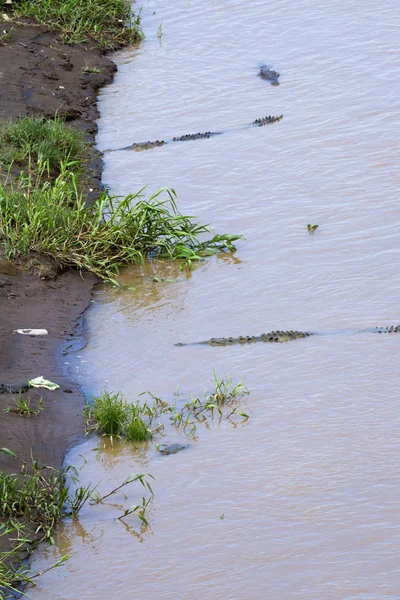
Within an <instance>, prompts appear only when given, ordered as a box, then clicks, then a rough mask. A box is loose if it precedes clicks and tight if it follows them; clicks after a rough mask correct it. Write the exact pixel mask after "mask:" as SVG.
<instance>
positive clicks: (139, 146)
mask: <svg viewBox="0 0 400 600" xmlns="http://www.w3.org/2000/svg"><path fill="white" fill-rule="evenodd" d="M281 119H283V115H279V116H278V117H274V116H272V115H268V116H267V117H262V118H261V119H256V120H255V121H252V122H251V123H247V124H246V125H241V126H239V127H232V128H231V129H225V130H223V131H205V132H204V133H187V134H185V135H181V136H178V137H173V138H171V139H169V140H156V141H155V142H151V141H147V142H135V143H134V144H131V145H130V146H124V147H123V148H116V149H115V150H104V152H119V151H121V150H136V151H140V150H150V149H152V148H158V146H165V144H171V143H172V142H188V141H192V140H201V139H208V138H210V137H213V136H215V135H222V134H224V133H229V132H231V131H239V130H242V129H249V128H250V127H264V125H270V124H271V123H277V122H278V121H280V120H281Z"/></svg>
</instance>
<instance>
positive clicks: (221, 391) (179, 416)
mask: <svg viewBox="0 0 400 600" xmlns="http://www.w3.org/2000/svg"><path fill="white" fill-rule="evenodd" d="M213 382H214V386H215V389H214V390H213V391H212V392H211V393H209V392H208V391H207V390H205V392H204V394H203V398H198V397H195V398H191V399H190V401H189V402H186V403H185V404H184V406H183V407H182V408H181V409H180V410H179V411H174V413H173V414H172V415H171V416H170V419H171V421H172V423H173V424H174V425H175V426H176V427H179V428H181V429H182V430H183V432H184V433H185V434H186V435H189V436H192V437H194V436H195V434H196V423H197V422H200V423H206V422H208V421H209V420H210V419H211V420H214V417H215V416H216V415H218V423H220V422H221V420H222V418H223V417H224V416H225V417H226V418H227V419H228V420H230V421H231V422H232V423H234V421H233V417H235V416H240V417H242V419H243V420H244V421H247V419H248V418H249V415H248V414H247V413H246V412H244V410H243V408H242V407H241V406H240V405H239V404H238V402H239V400H241V399H242V398H244V397H245V396H247V395H249V394H250V392H249V390H248V389H247V388H246V386H245V385H244V384H243V380H241V381H239V383H237V384H236V385H234V383H233V381H232V378H231V376H230V375H229V374H228V376H227V378H226V379H218V377H217V375H216V373H215V371H214V373H213ZM193 419H194V420H193Z"/></svg>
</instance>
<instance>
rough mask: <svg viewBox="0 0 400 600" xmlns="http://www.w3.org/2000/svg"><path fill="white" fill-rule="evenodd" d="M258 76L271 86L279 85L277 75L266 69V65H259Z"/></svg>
mask: <svg viewBox="0 0 400 600" xmlns="http://www.w3.org/2000/svg"><path fill="white" fill-rule="evenodd" d="M258 75H259V76H260V77H261V79H265V81H269V82H270V84H271V85H279V81H278V78H279V73H277V72H276V71H272V70H271V69H269V68H268V67H267V65H261V67H260V70H259V72H258Z"/></svg>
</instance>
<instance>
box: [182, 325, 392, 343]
mask: <svg viewBox="0 0 400 600" xmlns="http://www.w3.org/2000/svg"><path fill="white" fill-rule="evenodd" d="M359 331H360V333H361V332H363V333H400V325H390V326H387V327H374V328H373V329H362V330H359ZM311 335H324V334H322V333H318V332H315V331H314V332H311V331H292V330H290V331H270V332H269V333H262V334H261V335H245V336H240V337H237V338H234V337H229V338H224V337H222V338H211V339H210V340H205V341H202V342H192V343H187V344H185V343H178V344H175V346H197V345H200V344H206V345H208V346H233V345H235V344H254V343H256V342H270V343H284V342H290V341H291V340H297V339H300V338H306V337H309V336H311Z"/></svg>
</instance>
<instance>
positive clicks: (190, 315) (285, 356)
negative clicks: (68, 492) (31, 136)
mask: <svg viewBox="0 0 400 600" xmlns="http://www.w3.org/2000/svg"><path fill="white" fill-rule="evenodd" d="M396 15H397V18H398V2H397V1H396V2H395V1H394V0H385V1H384V2H381V3H379V4H377V3H376V2H372V1H371V0H364V1H363V2H360V1H359V0H348V1H347V2H346V3H344V2H343V1H342V0H328V1H327V2H315V1H313V0H274V1H266V0H252V1H250V2H243V1H242V0H240V1H239V0H191V1H188V0H172V2H168V3H165V2H162V1H161V0H148V1H147V0H146V1H145V2H144V3H143V11H142V23H143V28H144V32H145V34H146V40H145V42H144V43H143V44H142V45H141V46H140V47H139V48H138V49H134V50H127V51H124V52H121V53H119V54H117V56H116V62H117V64H118V68H119V71H118V74H117V76H116V79H115V82H114V83H113V85H111V86H110V87H108V88H106V89H104V90H102V92H101V96H100V110H101V115H102V116H101V120H100V122H99V135H98V146H99V148H100V149H113V148H120V147H123V146H127V145H129V144H131V143H132V142H142V141H146V140H156V139H168V138H172V137H173V136H179V135H183V134H185V133H195V132H198V131H200V132H201V131H213V130H217V131H218V130H221V129H228V128H236V127H239V126H241V125H244V124H246V123H249V122H251V121H253V120H255V119H257V118H259V117H263V116H265V115H269V114H271V115H280V114H283V115H284V118H283V120H282V121H280V122H279V123H276V124H273V125H268V126H266V127H264V128H259V129H258V128H254V129H246V130H242V131H240V130H239V131H237V130H236V131H232V132H231V133H227V134H226V135H222V136H218V137H215V138H211V139H206V140H197V141H193V142H184V143H176V144H168V145H166V146H164V147H160V148H155V149H153V150H148V151H143V152H134V151H122V152H111V153H107V154H106V155H105V171H104V182H105V183H107V184H108V185H109V186H110V188H111V190H112V191H113V192H115V193H117V194H126V193H128V192H131V191H137V190H138V189H140V188H141V187H143V186H144V185H147V184H148V188H147V191H148V193H149V194H150V193H153V192H155V191H156V190H157V189H158V188H160V187H162V186H171V187H173V188H174V189H176V191H177V193H178V205H179V208H180V210H181V211H182V212H184V213H186V214H190V215H196V216H197V217H198V219H199V221H202V222H209V223H211V224H212V227H213V228H214V229H215V231H218V232H231V233H241V234H243V235H244V236H245V238H246V241H245V240H243V241H240V242H239V243H238V250H237V252H236V253H235V254H227V255H222V256H218V257H213V258H211V259H209V260H207V261H206V262H204V263H202V264H200V265H197V266H196V267H195V268H194V269H193V270H192V272H191V273H190V274H185V273H183V272H182V271H180V270H179V268H178V266H177V265H174V264H171V263H164V264H160V263H148V264H146V266H145V268H144V269H139V268H135V269H131V270H130V271H129V272H127V273H124V274H123V277H122V281H123V283H126V284H129V285H130V286H133V287H134V289H129V290H126V291H119V290H116V289H112V288H110V287H104V288H100V289H99V290H98V291H97V292H96V294H95V296H94V303H93V304H92V307H91V309H90V310H89V312H88V314H87V318H86V324H87V329H88V345H87V347H86V348H85V349H84V350H82V351H81V352H79V353H78V354H77V355H76V356H71V357H69V358H68V359H67V362H68V363H69V365H67V366H68V368H69V369H70V370H72V371H73V372H74V373H75V374H76V376H77V377H78V378H79V380H80V382H81V383H82V385H83V387H84V389H85V390H86V391H87V392H88V393H97V392H100V391H101V390H103V389H104V388H107V389H108V390H113V391H116V390H120V391H121V392H123V393H124V394H126V396H127V398H130V399H136V398H137V397H138V394H140V393H141V392H144V391H146V390H150V391H151V392H152V393H154V394H156V395H159V396H161V397H162V398H164V399H165V400H168V401H169V400H172V399H173V398H174V390H175V389H176V387H177V385H179V386H180V387H179V394H180V396H178V403H179V402H180V401H181V400H180V399H181V398H188V397H189V396H190V394H191V393H193V394H196V395H199V394H202V392H203V390H204V388H205V387H208V388H211V379H212V373H213V369H215V371H216V373H217V375H218V376H220V377H224V376H226V375H227V374H228V373H230V374H231V375H232V377H233V379H234V380H236V381H237V380H239V379H241V378H243V377H245V378H246V384H247V386H248V388H249V389H250V392H251V394H250V396H249V397H248V398H247V399H246V401H245V404H246V407H247V411H248V412H249V414H250V418H249V420H248V421H247V422H246V423H238V422H236V426H235V425H233V424H231V423H229V422H228V421H226V420H223V421H222V423H221V425H220V426H217V425H216V424H215V425H214V426H212V424H211V426H208V427H207V426H198V428H197V439H196V440H193V441H191V442H190V443H191V448H189V449H187V450H185V451H184V452H180V453H178V454H175V455H171V456H162V455H160V454H159V453H157V451H156V448H155V445H154V443H153V444H151V445H150V446H146V447H143V446H142V447H140V448H137V447H134V446H132V445H128V444H125V445H121V444H119V443H117V442H116V443H115V444H114V446H113V447H111V446H110V445H109V444H105V443H104V441H101V440H100V441H99V440H98V439H95V438H90V439H88V441H87V442H86V443H85V444H84V445H83V446H81V447H79V448H76V449H75V450H74V451H72V452H71V453H70V455H69V456H68V461H69V462H71V463H73V464H75V465H76V466H78V467H82V468H81V470H80V477H81V482H82V483H83V484H87V483H89V482H90V481H92V482H98V481H101V483H100V487H99V489H100V491H102V492H104V493H106V492H107V491H109V490H110V489H112V488H113V487H116V486H117V485H119V484H120V483H121V482H122V481H123V479H124V478H125V477H127V476H128V475H129V474H130V473H137V472H141V473H151V474H152V475H153V476H154V477H155V480H154V482H153V488H154V493H155V498H154V502H153V506H152V508H151V511H150V513H149V519H150V527H149V528H144V527H142V528H141V527H140V523H139V521H138V520H137V519H136V518H135V516H131V517H129V518H128V519H127V520H126V522H125V525H124V524H123V523H122V522H120V521H116V520H115V519H114V517H116V516H118V515H119V514H120V512H121V511H120V508H118V507H116V506H107V505H104V506H97V507H87V508H85V509H84V510H83V511H82V513H81V516H80V519H79V522H77V523H70V522H66V523H65V524H64V525H63V526H62V528H61V530H60V532H59V534H58V536H57V540H56V542H57V543H56V545H55V547H53V548H49V547H43V548H42V549H41V550H40V551H39V553H38V554H37V556H36V559H35V566H36V567H37V568H41V567H45V566H46V565H48V564H50V563H51V562H52V561H54V560H55V559H57V558H58V557H60V556H61V555H63V554H65V553H67V552H70V553H71V554H72V556H71V558H70V560H69V561H68V563H66V565H65V566H64V567H62V568H60V569H57V570H55V571H51V572H49V573H48V574H46V575H44V576H43V577H42V578H40V579H39V580H38V585H37V587H36V588H35V589H33V590H31V592H30V593H31V596H32V597H33V598H35V599H40V600H50V599H51V600H75V599H77V598H82V599H85V600H109V599H110V598H124V599H125V598H137V599H143V600H144V599H146V600H161V599H162V600H197V599H199V600H200V599H201V600H225V599H232V600H233V599H234V600H265V599H267V600H278V599H279V600H286V599H288V598H299V599H301V600H309V599H310V600H311V599H312V600H315V599H318V600H319V599H332V600H333V599H334V600H339V599H344V598H346V599H350V598H357V599H358V598H359V599H363V600H366V599H371V600H377V599H381V598H385V599H386V598H392V599H395V598H396V599H397V598H399V597H400V566H399V559H398V554H399V535H400V472H399V448H400V407H399V391H398V390H399V376H398V366H399V363H398V362H397V361H398V359H399V349H400V337H398V336H396V335H375V334H371V333H363V332H358V333H357V331H359V330H362V329H364V328H368V327H374V326H377V325H387V324H391V323H393V324H397V323H398V322H399V300H400V292H399V274H398V264H399V263H398V261H399V257H400V256H399V255H400V250H399V237H398V235H399V234H398V232H399V224H400V211H399V207H398V205H397V191H398V183H399V171H398V165H399V155H398V152H397V145H398V138H399V133H400V131H399V129H400V128H399V120H398V114H399V108H400V94H399V86H398V64H399V63H398V60H399V57H398V21H397V23H396ZM160 25H161V27H160ZM157 30H158V32H159V36H158V37H157ZM263 63H265V64H267V65H268V66H270V67H272V68H274V69H276V70H277V71H278V72H279V73H281V76H280V84H281V85H280V86H279V87H273V86H271V85H270V84H269V83H268V82H266V81H263V80H262V79H260V78H259V77H257V71H258V68H259V66H260V65H261V64H263ZM308 223H311V224H318V225H319V227H318V230H317V231H316V232H315V233H314V234H313V235H310V234H309V233H308V231H307V224H308ZM274 329H302V330H306V331H321V332H332V334H331V335H324V336H315V337H309V338H306V339H301V340H297V341H294V342H291V343H287V344H254V345H249V346H232V347H222V348H219V347H216V348H214V347H210V346H188V347H177V346H175V345H174V344H175V343H176V342H193V341H198V340H202V339H207V338H210V337H214V336H239V335H253V334H259V333H261V332H263V331H270V330H274ZM396 357H397V358H396ZM182 439H184V438H183V436H182V435H181V434H180V433H179V432H177V431H175V430H174V429H173V428H172V427H170V428H166V430H165V437H164V438H163V439H162V440H161V441H162V442H167V443H172V442H177V441H182ZM159 441H160V440H159ZM126 494H127V496H128V499H127V501H126V503H125V504H124V498H123V496H122V495H118V496H116V498H115V500H114V503H115V504H117V505H119V506H121V505H123V504H124V506H129V505H130V504H135V503H137V502H139V501H140V498H141V496H142V492H141V490H140V489H139V487H135V486H131V488H127V490H126Z"/></svg>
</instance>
